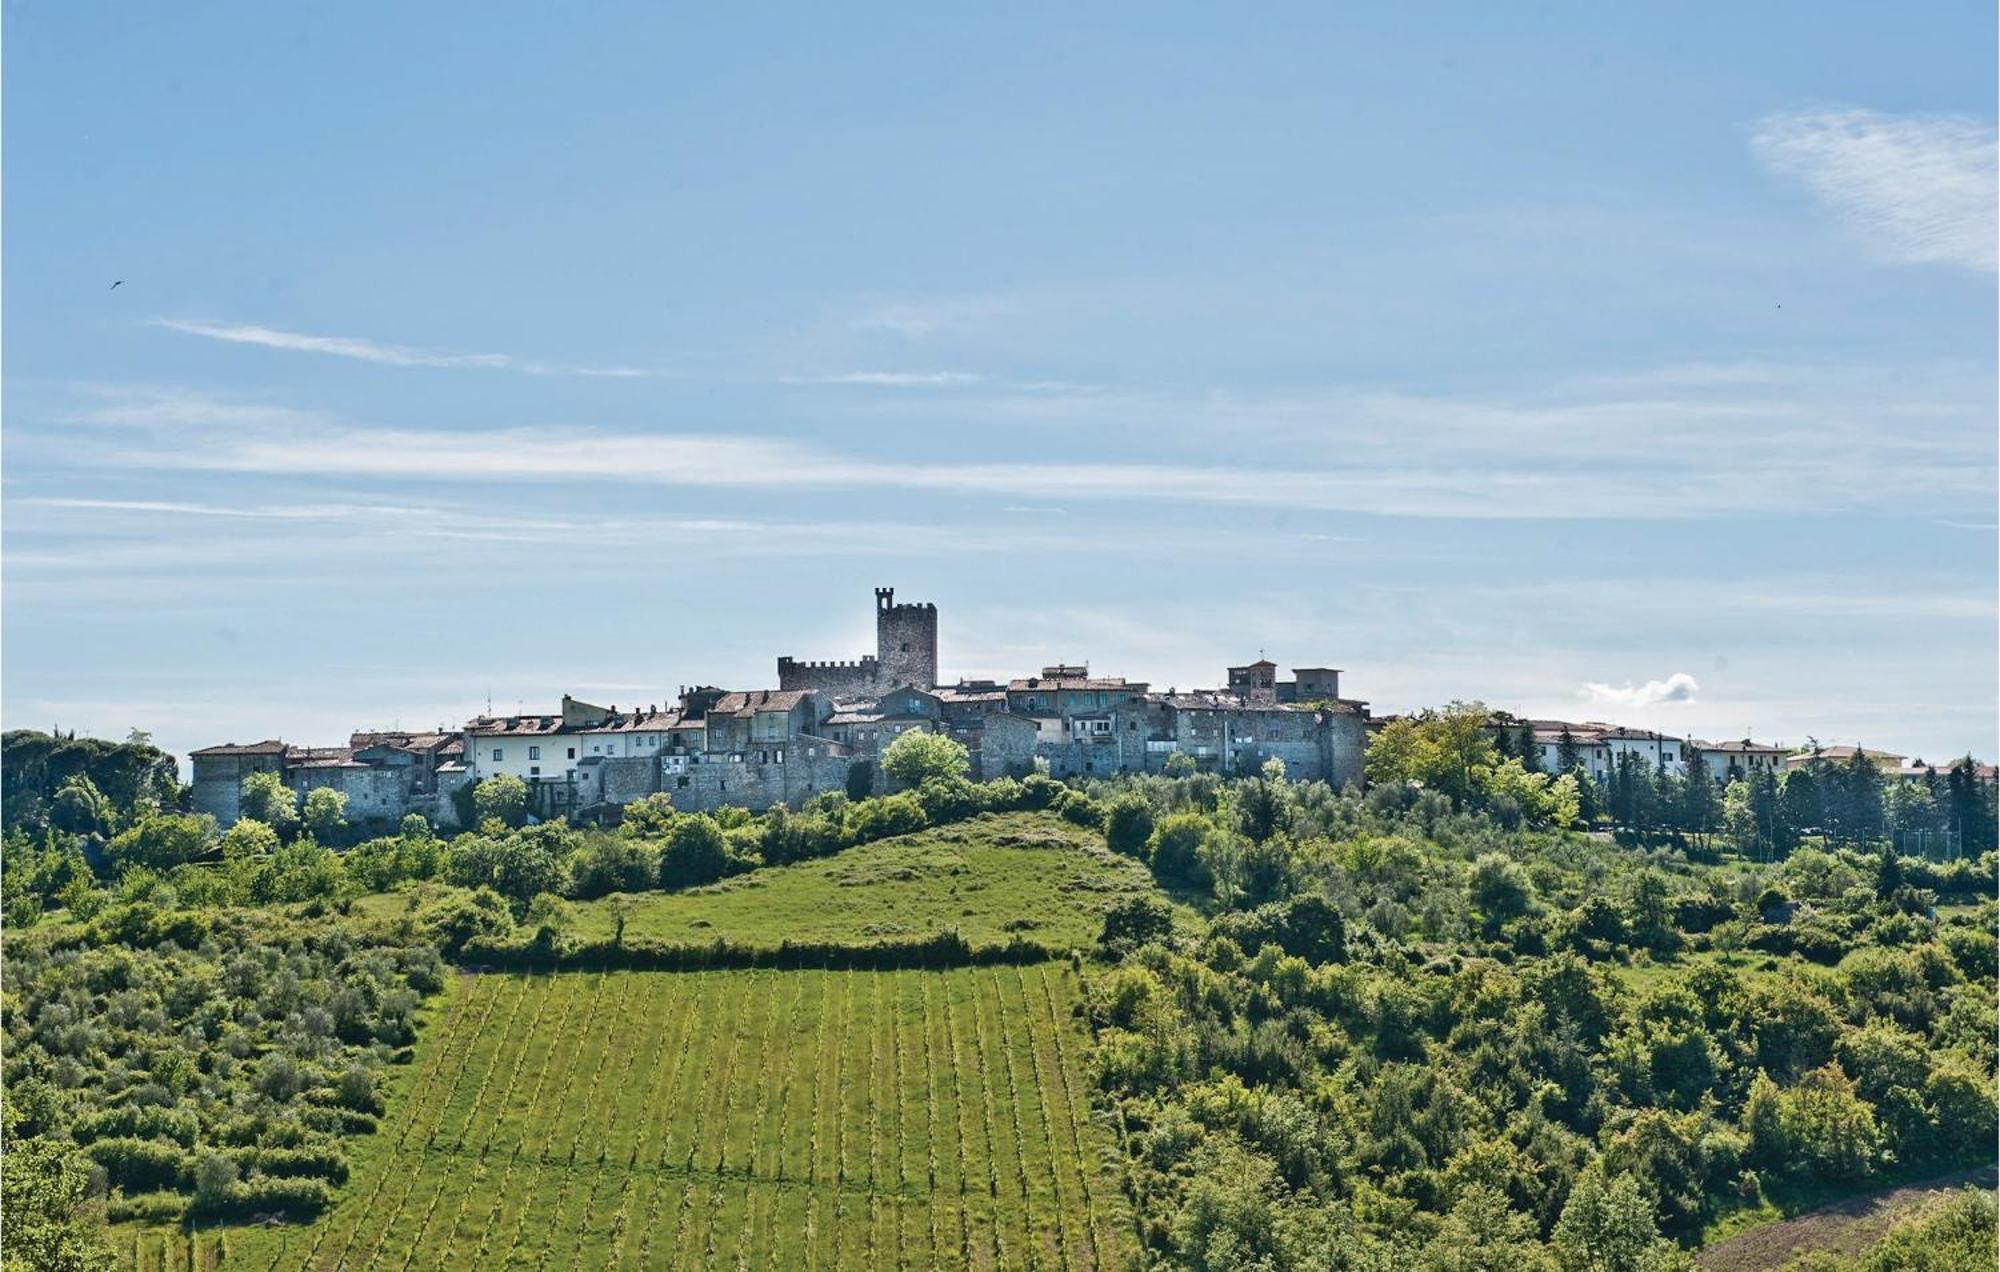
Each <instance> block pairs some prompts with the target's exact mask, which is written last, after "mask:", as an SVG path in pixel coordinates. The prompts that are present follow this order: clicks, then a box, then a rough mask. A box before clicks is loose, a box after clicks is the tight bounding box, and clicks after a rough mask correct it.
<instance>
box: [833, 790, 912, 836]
mask: <svg viewBox="0 0 2000 1272" xmlns="http://www.w3.org/2000/svg"><path fill="white" fill-rule="evenodd" d="M929 824H930V819H929V818H927V817H925V816H924V809H923V805H921V804H919V803H918V802H917V801H916V799H915V798H914V797H912V796H910V795H907V794H904V795H885V796H883V797H881V798H879V799H870V800H864V801H862V802H861V803H859V804H855V805H852V806H851V807H849V809H848V810H847V828H848V834H849V836H850V838H851V839H852V841H853V842H854V843H857V844H862V843H869V842H872V841H874V840H877V839H887V838H889V837H890V836H892V835H908V834H913V833H915V832H916V831H919V830H922V829H923V828H924V827H925V826H928V825H929Z"/></svg>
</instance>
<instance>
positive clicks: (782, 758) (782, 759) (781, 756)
mask: <svg viewBox="0 0 2000 1272" xmlns="http://www.w3.org/2000/svg"><path fill="white" fill-rule="evenodd" d="M776 754H777V757H778V758H777V761H776V762H777V763H779V764H783V763H784V762H785V753H784V752H783V751H778V752H777V753H776Z"/></svg>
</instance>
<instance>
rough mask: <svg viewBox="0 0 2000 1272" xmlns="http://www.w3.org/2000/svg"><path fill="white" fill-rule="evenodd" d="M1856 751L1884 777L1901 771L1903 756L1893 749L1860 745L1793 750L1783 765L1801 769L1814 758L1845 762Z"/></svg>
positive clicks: (1892, 775)
mask: <svg viewBox="0 0 2000 1272" xmlns="http://www.w3.org/2000/svg"><path fill="white" fill-rule="evenodd" d="M1857 751H1859V752H1860V753H1861V754H1862V755H1864V756H1866V757H1867V759H1868V762H1869V763H1870V764H1873V765H1874V766H1875V767H1876V768H1878V769H1880V770H1882V774H1883V776H1885V777H1896V776H1899V775H1900V774H1901V773H1902V771H1903V757H1902V756H1900V755H1898V754H1896V753H1895V752H1894V751H1871V750H1869V749H1868V748H1867V747H1861V746H1823V747H1821V748H1820V749H1819V750H1817V751H1794V752H1793V753H1792V754H1790V755H1788V756H1786V757H1785V767H1786V768H1787V769H1801V768H1804V767H1806V766H1807V765H1808V764H1811V763H1812V762H1813V761H1814V760H1815V759H1819V760H1825V761H1826V762H1827V763H1829V764H1845V763H1847V762H1848V761H1849V760H1852V759H1853V758H1854V754H1855V752H1857Z"/></svg>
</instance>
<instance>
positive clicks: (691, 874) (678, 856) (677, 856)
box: [660, 813, 729, 888]
mask: <svg viewBox="0 0 2000 1272" xmlns="http://www.w3.org/2000/svg"><path fill="white" fill-rule="evenodd" d="M728 864H729V848H728V844H727V843H726V842H725V841H724V839H723V836H722V827H720V826H718V825H717V824H716V822H715V819H714V818H713V817H710V816H708V815H707V814H706V813H696V814H694V815H693V816H686V817H677V818H675V819H674V825H673V829H671V830H669V831H668V832H667V845H666V848H665V850H664V851H662V852H661V854H660V886H661V887H663V888H686V887H692V886H694V885H696V884H703V883H713V882H715V881H716V880H717V879H720V878H721V877H722V876H723V872H724V871H725V870H726V869H727V868H728Z"/></svg>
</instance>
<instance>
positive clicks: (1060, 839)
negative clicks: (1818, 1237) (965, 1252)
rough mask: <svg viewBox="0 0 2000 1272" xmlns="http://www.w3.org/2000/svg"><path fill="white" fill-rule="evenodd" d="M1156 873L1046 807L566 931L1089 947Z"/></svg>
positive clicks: (596, 918)
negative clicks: (1108, 911) (1108, 914)
mask: <svg viewBox="0 0 2000 1272" xmlns="http://www.w3.org/2000/svg"><path fill="white" fill-rule="evenodd" d="M1152 887H1153V882H1152V876H1151V875H1150V874H1149V873H1148V872H1147V870H1146V868H1145V866H1143V865H1141V864H1140V863H1138V862H1135V861H1133V860H1132V859H1131V858H1129V857H1121V856H1119V855H1118V854H1116V853H1114V852H1112V851H1111V850H1110V849H1108V848H1106V847H1105V846H1104V836H1103V835H1101V834H1099V833H1096V832H1094V831H1090V830H1086V829H1084V828H1083V827H1080V826H1073V825H1071V824H1069V823H1068V822H1064V821H1061V820H1059V819H1057V818H1054V817H1049V816H1047V815H1044V814H1038V813H989V814H986V815H983V816H980V817H975V818H973V819H971V820H969V821H964V822H959V823H956V824H953V825H948V826H936V827H932V828H930V829H928V830H922V831H918V832H917V833H915V834H910V835H899V836H897V837H895V838H893V839H882V840H877V841H875V842H873V843H867V844H861V845H858V846H856V847H853V848H849V849H847V850H846V851H845V852H841V853H838V854H835V855H834V856H831V857H824V858H820V859H817V860H811V861H800V862H795V863H792V864H790V865H783V866H767V867H764V868H763V869H760V870H753V871H751V872H750V873H748V874H741V875H735V876H732V877H730V878H728V879H725V880H723V881H721V882H720V883H714V884H709V885H706V886H704V887H698V888H689V889H686V890H684V891H679V892H644V893H637V894H632V895H630V896H626V897H619V898H604V899H601V900H597V901H584V902H579V903H577V905H576V907H575V914H576V922H575V926H574V927H573V928H572V929H571V933H572V935H573V936H574V937H576V938H577V939H579V940H584V941H603V940H609V939H610V937H611V934H612V930H613V918H612V908H611V907H612V906H613V905H614V904H623V905H626V906H628V907H629V910H628V914H627V918H626V925H625V934H626V936H627V937H628V938H631V939H634V940H650V941H661V942H701V941H710V940H714V939H715V938H717V937H725V938H727V939H728V940H730V941H731V942H733V943H737V944H743V945H763V946H776V945H778V944H779V943H781V942H783V941H786V940H793V941H811V942H825V943H838V944H868V943H871V942H874V941H879V940H885V939H895V938H900V937H912V936H930V935H932V934H934V933H937V932H940V931H943V930H945V929H947V928H956V929H957V930H958V932H959V934H960V935H962V936H963V937H965V939H966V940H967V941H968V942H970V943H971V944H974V945H982V944H997V943H1004V942H1005V941H1007V940H1008V938H1010V937H1013V936H1016V935H1019V936H1024V937H1028V938H1030V939H1033V940H1035V941H1038V942H1040V943H1041V944H1043V945H1047V946H1052V947H1057V948H1085V947H1088V946H1090V945H1091V944H1092V943H1093V942H1095V941H1096V939H1097V935H1098V932H1099V931H1100V930H1101V928H1102V927H1103V922H1104V910H1105V908H1106V907H1107V906H1108V905H1110V904H1111V903H1112V902H1113V901H1114V900H1117V899H1118V898H1120V897H1123V896H1126V895H1129V894H1131V893H1133V892H1139V891H1148V890H1151V889H1152ZM406 904H407V902H406V900H405V898H404V897H403V896H401V895H399V894H393V893H389V894H378V895H376V896H373V897H369V898H366V899H365V900H364V901H363V902H362V906H363V909H364V912H366V913H373V914H377V915H391V914H394V913H396V912H397V911H398V910H399V909H401V908H402V907H403V906H405V905H406Z"/></svg>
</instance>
